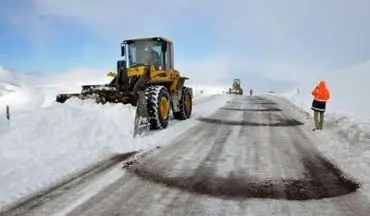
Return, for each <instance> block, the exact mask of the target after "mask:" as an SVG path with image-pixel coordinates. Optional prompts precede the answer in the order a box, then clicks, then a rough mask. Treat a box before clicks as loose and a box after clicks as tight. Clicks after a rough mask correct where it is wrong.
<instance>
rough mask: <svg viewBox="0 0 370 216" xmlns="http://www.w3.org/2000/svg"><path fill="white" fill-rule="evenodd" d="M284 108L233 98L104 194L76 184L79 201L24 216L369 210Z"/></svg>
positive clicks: (132, 167)
mask: <svg viewBox="0 0 370 216" xmlns="http://www.w3.org/2000/svg"><path fill="white" fill-rule="evenodd" d="M284 107H286V105H285V104H283V103H281V102H280V103H279V100H278V99H276V98H273V97H267V96H266V97H246V96H242V97H239V96H235V97H232V99H231V100H230V101H229V102H227V103H226V104H225V105H224V106H223V107H222V108H221V109H219V110H218V111H216V112H215V113H214V114H212V115H211V116H208V117H201V118H199V124H197V125H196V126H194V127H192V128H190V129H188V130H187V131H184V133H182V134H180V135H179V136H177V137H176V138H174V139H173V140H172V141H171V142H170V143H169V144H167V145H165V146H163V147H162V148H158V149H155V150H153V151H150V152H147V154H145V155H142V156H137V157H134V158H133V159H131V160H130V161H129V162H125V164H122V165H121V166H123V168H121V167H120V169H117V168H114V169H115V170H111V171H110V172H113V173H106V174H105V175H106V176H105V177H104V176H103V177H100V178H101V179H104V178H106V179H107V180H108V179H109V181H110V182H109V184H107V183H106V181H105V183H104V184H103V185H104V187H103V186H100V187H103V188H104V189H102V190H101V191H100V192H99V193H97V194H93V195H92V194H89V192H88V191H86V189H85V191H79V193H77V192H76V191H77V189H73V188H71V189H70V190H71V192H70V193H72V192H73V194H74V196H75V198H74V199H69V201H68V200H66V199H64V200H63V199H62V198H60V200H59V201H58V199H55V200H52V201H50V202H46V203H44V204H43V205H39V206H35V207H34V208H32V209H28V212H23V213H21V214H19V215H81V216H82V215H86V216H95V215H96V216H97V215H104V216H119V215H130V216H131V215H132V216H139V215H140V216H145V215H148V216H149V215H150V216H153V215H175V216H181V215H202V216H203V215H220V216H224V215H249V216H253V215H256V216H257V215H264V216H265V215H299V216H308V215H310V216H314V215H315V216H316V215H364V216H365V215H370V202H369V201H368V200H367V199H366V198H365V196H364V195H363V194H361V192H359V191H358V189H359V187H360V185H359V184H358V183H357V182H356V180H355V179H353V178H352V177H351V176H348V175H346V174H345V173H343V172H342V171H341V170H340V169H339V168H337V167H336V165H335V161H334V162H332V161H329V160H328V159H326V158H325V157H324V156H323V155H322V154H321V153H320V152H319V151H318V150H317V148H316V147H315V144H317V143H318V142H322V141H321V140H319V139H318V138H317V136H314V135H313V133H316V132H313V131H310V130H309V129H308V128H307V127H305V126H304V125H302V124H303V123H302V122H301V121H299V119H297V118H295V117H294V115H293V114H292V113H290V112H289V111H288V110H287V109H284ZM94 184H95V186H90V188H91V190H93V188H95V187H99V184H98V183H96V182H95V183H94ZM78 196H80V198H76V197H78ZM63 202H64V204H62V203H63ZM66 202H70V203H69V204H68V206H67V204H66ZM58 205H59V207H56V206H58ZM61 205H62V206H64V207H63V208H61V207H60V206H61ZM57 211H59V212H57ZM12 215H16V214H12Z"/></svg>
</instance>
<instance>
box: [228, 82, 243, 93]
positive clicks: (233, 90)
mask: <svg viewBox="0 0 370 216" xmlns="http://www.w3.org/2000/svg"><path fill="white" fill-rule="evenodd" d="M229 94H236V95H243V89H242V87H241V84H240V79H234V81H233V84H232V86H231V88H229Z"/></svg>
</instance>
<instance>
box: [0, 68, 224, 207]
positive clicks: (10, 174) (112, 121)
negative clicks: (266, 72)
mask: <svg viewBox="0 0 370 216" xmlns="http://www.w3.org/2000/svg"><path fill="white" fill-rule="evenodd" d="M75 73H77V74H73V75H74V77H73V79H71V80H74V79H75V77H80V78H79V79H77V81H75V82H70V83H69V84H68V85H67V84H66V83H68V82H67V81H64V80H65V79H66V78H69V77H68V76H64V79H62V78H53V77H52V76H50V77H48V78H47V79H48V80H47V81H46V79H45V80H42V81H40V80H39V83H37V82H33V84H32V85H31V84H30V83H27V84H24V85H22V86H21V85H20V86H19V87H18V88H17V89H16V90H15V91H14V92H10V93H9V92H8V93H7V94H5V95H3V96H1V97H0V106H3V107H4V106H6V105H10V109H11V120H10V122H9V123H10V124H9V125H8V124H7V123H6V121H5V117H4V116H2V115H0V118H2V120H1V121H0V170H1V173H0V191H1V193H0V209H2V208H6V207H7V206H9V205H10V204H12V203H13V202H16V201H19V200H20V199H22V198H24V197H27V196H30V195H32V194H33V193H34V192H37V191H38V190H40V189H43V188H45V187H48V186H51V185H53V184H55V183H56V182H59V181H60V180H62V179H64V178H66V177H68V176H70V175H71V174H73V173H75V172H78V171H80V170H82V169H84V168H86V167H87V166H89V165H91V164H94V163H96V162H97V161H99V160H102V159H105V158H107V157H109V156H112V155H114V154H116V153H125V152H131V151H136V150H143V149H148V148H150V147H154V146H157V145H163V144H165V142H163V137H166V141H169V140H170V139H171V138H174V137H176V136H177V135H179V134H181V133H183V132H184V131H185V130H187V129H188V128H190V127H192V126H193V125H195V124H197V123H198V122H197V121H196V120H195V118H196V117H199V116H201V115H208V114H210V113H211V112H213V111H215V110H216V109H217V108H219V107H220V106H222V105H223V104H224V103H225V102H226V101H227V100H228V97H229V96H228V95H222V94H221V95H220V94H219V95H216V94H215V93H214V92H212V90H208V88H207V87H204V88H201V89H202V90H203V92H200V91H196V90H195V91H194V97H195V98H194V107H193V117H192V119H189V120H186V121H173V120H172V121H171V123H170V127H169V128H167V129H165V130H163V131H158V132H151V133H149V134H148V135H147V136H145V137H139V138H136V139H134V138H133V137H132V135H133V129H134V126H133V123H134V108H133V107H131V106H130V105H126V106H124V105H121V104H106V105H101V104H96V103H94V102H93V101H89V100H85V101H81V100H78V99H71V100H69V101H67V102H66V103H64V104H58V103H55V102H54V100H55V94H57V93H59V92H60V91H64V92H71V91H80V85H82V84H100V83H106V82H107V78H106V77H105V73H103V74H102V75H101V77H100V78H99V77H98V78H96V76H95V78H90V79H85V77H86V76H87V75H88V76H90V75H91V74H87V73H86V72H85V71H83V72H82V75H81V73H78V72H75ZM43 78H45V77H43ZM59 79H60V80H62V82H60V83H58V80H59ZM4 80H5V79H4ZM8 80H9V79H7V80H5V81H3V83H7V82H8ZM52 80H53V81H52ZM13 81H14V80H13ZM84 81H87V83H85V82H84ZM94 81H96V82H94ZM13 110H14V111H13Z"/></svg>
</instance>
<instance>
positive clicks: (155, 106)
mask: <svg viewBox="0 0 370 216" xmlns="http://www.w3.org/2000/svg"><path fill="white" fill-rule="evenodd" d="M145 97H146V100H147V110H148V114H149V122H150V129H151V130H157V129H164V128H167V126H168V123H169V120H170V110H171V108H170V104H171V98H170V93H169V91H168V89H167V88H166V87H164V86H158V85H154V86H149V87H147V88H146V89H145Z"/></svg>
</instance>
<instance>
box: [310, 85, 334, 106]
mask: <svg viewBox="0 0 370 216" xmlns="http://www.w3.org/2000/svg"><path fill="white" fill-rule="evenodd" d="M311 94H312V96H313V97H314V99H315V100H317V101H322V102H326V101H328V100H329V99H330V92H329V90H328V89H327V87H326V83H325V81H321V82H320V83H319V84H318V85H317V86H316V88H315V89H314V90H313V91H312V93H311Z"/></svg>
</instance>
